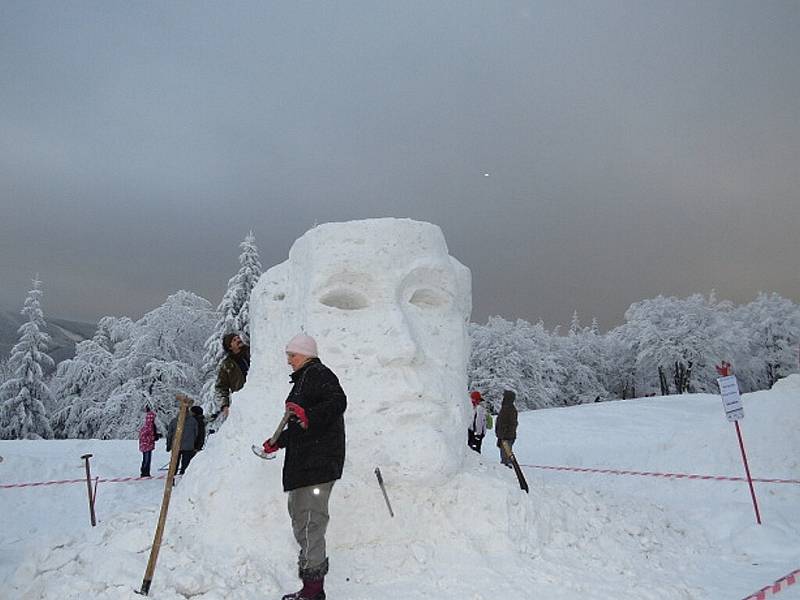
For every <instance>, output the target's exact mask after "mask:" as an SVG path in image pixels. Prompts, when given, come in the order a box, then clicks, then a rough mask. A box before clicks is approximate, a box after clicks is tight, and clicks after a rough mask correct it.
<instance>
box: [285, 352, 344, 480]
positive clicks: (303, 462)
mask: <svg viewBox="0 0 800 600" xmlns="http://www.w3.org/2000/svg"><path fill="white" fill-rule="evenodd" d="M292 383H293V384H294V386H293V387H292V391H291V392H289V396H288V397H287V398H286V402H294V403H295V404H299V405H300V406H302V407H303V409H304V410H305V411H306V416H307V417H308V429H303V428H302V427H301V426H300V424H299V423H297V422H296V421H295V420H294V419H293V420H291V421H289V425H288V427H287V428H286V429H284V430H283V433H281V435H280V437H279V438H278V447H279V448H286V457H285V459H284V462H283V489H284V491H286V492H288V491H290V490H294V489H297V488H301V487H305V486H308V485H316V484H319V483H327V482H328V481H334V480H336V479H339V478H340V477H341V476H342V469H343V467H344V447H345V435H344V411H345V409H346V408H347V397H346V396H345V394H344V390H342V386H340V385H339V380H338V379H337V377H336V375H334V374H333V371H331V370H330V369H329V368H328V367H326V366H325V365H323V364H322V363H321V362H320V360H319V359H318V358H312V359H311V360H309V361H308V362H307V363H306V364H305V365H303V366H302V367H300V368H299V369H298V370H297V371H295V372H294V373H292Z"/></svg>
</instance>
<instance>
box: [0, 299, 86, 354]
mask: <svg viewBox="0 0 800 600" xmlns="http://www.w3.org/2000/svg"><path fill="white" fill-rule="evenodd" d="M24 321H25V317H24V316H22V314H20V313H19V312H14V311H11V310H0V360H4V359H6V358H8V355H9V353H10V352H11V348H13V347H14V344H16V343H17V340H18V339H19V334H18V333H17V330H18V329H19V326H20V325H22V323H23V322H24ZM45 322H46V323H47V333H48V334H50V337H51V338H52V340H51V342H50V347H49V348H48V350H47V353H48V354H49V355H50V357H51V358H52V359H53V360H54V361H55V362H56V364H58V363H60V362H61V361H62V360H66V359H67V358H72V357H73V356H74V355H75V344H76V343H77V342H81V341H83V340H86V339H89V338H91V337H92V336H93V335H94V332H95V331H96V330H97V325H96V324H95V323H82V322H80V321H68V320H66V319H49V318H47V315H45Z"/></svg>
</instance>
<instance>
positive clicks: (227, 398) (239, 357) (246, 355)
mask: <svg viewBox="0 0 800 600" xmlns="http://www.w3.org/2000/svg"><path fill="white" fill-rule="evenodd" d="M222 347H223V348H224V349H225V358H223V359H222V362H221V363H220V364H219V371H218V372H217V383H216V385H215V386H214V388H215V390H216V395H217V401H218V402H219V408H220V411H221V412H222V414H223V416H224V417H225V418H227V417H228V411H229V410H230V406H231V394H232V393H233V392H238V391H239V390H240V389H242V388H243V387H244V383H245V381H247V371H249V370H250V346H248V345H247V344H245V343H244V342H243V341H242V338H241V337H239V334H237V333H226V334H225V335H224V336H222Z"/></svg>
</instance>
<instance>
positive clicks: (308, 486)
mask: <svg viewBox="0 0 800 600" xmlns="http://www.w3.org/2000/svg"><path fill="white" fill-rule="evenodd" d="M286 358H287V362H288V363H289V365H290V366H291V368H292V371H293V372H292V376H291V381H292V384H293V386H292V390H291V391H290V392H289V396H288V397H287V398H286V410H287V411H288V412H290V413H291V418H290V420H289V424H288V425H287V427H286V429H284V430H283V432H282V433H281V434H280V437H279V438H278V440H277V441H276V442H275V445H274V446H273V445H272V444H270V440H267V441H265V442H264V451H265V452H267V453H271V452H275V451H277V450H278V449H279V448H285V449H286V457H285V459H284V461H283V489H284V491H286V492H288V493H289V516H290V517H291V519H292V529H293V531H294V537H295V539H296V540H297V543H298V544H299V545H300V554H299V556H298V560H297V565H298V575H299V577H300V579H301V580H302V581H303V588H302V589H301V590H299V591H298V592H295V593H293V594H286V595H285V596H283V598H282V600H325V591H324V589H323V588H324V584H325V575H326V574H327V573H328V556H327V554H326V551H325V531H326V529H327V526H328V520H329V515H328V501H329V499H330V495H331V491H332V489H333V484H334V483H335V482H336V480H337V479H339V478H341V476H342V469H343V468H344V454H345V430H344V411H345V409H346V408H347V397H346V396H345V393H344V390H342V387H341V386H340V385H339V380H338V379H337V377H336V375H334V373H333V371H331V370H330V369H329V368H328V367H326V366H325V365H324V364H322V362H321V361H320V360H319V358H318V357H317V343H316V342H315V341H314V338H312V337H310V336H307V335H296V336H295V337H293V338H292V339H291V340H290V341H289V343H288V344H287V345H286Z"/></svg>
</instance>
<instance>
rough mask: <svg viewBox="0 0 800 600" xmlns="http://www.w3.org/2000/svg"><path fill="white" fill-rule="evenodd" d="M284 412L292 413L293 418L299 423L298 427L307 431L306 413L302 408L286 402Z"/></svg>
mask: <svg viewBox="0 0 800 600" xmlns="http://www.w3.org/2000/svg"><path fill="white" fill-rule="evenodd" d="M286 410H289V411H292V413H294V416H295V417H297V420H298V421H300V427H302V428H303V429H308V416H306V411H305V409H304V408H303V407H302V406H300V405H299V404H295V403H294V402H287V403H286Z"/></svg>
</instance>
